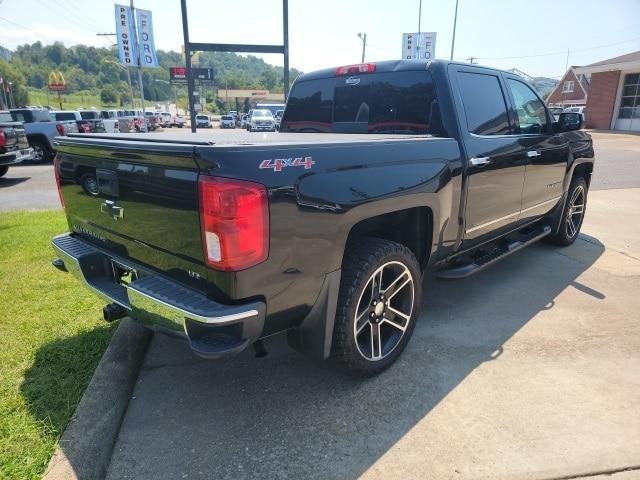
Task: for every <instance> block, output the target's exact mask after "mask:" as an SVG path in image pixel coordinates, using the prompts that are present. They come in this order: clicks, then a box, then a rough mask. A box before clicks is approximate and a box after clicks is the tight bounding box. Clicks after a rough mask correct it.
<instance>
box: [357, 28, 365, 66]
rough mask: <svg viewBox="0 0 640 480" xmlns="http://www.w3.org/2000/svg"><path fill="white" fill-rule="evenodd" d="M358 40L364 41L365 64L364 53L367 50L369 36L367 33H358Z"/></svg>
mask: <svg viewBox="0 0 640 480" xmlns="http://www.w3.org/2000/svg"><path fill="white" fill-rule="evenodd" d="M358 38H359V39H360V40H362V62H360V63H364V53H365V50H366V48H367V34H366V33H358Z"/></svg>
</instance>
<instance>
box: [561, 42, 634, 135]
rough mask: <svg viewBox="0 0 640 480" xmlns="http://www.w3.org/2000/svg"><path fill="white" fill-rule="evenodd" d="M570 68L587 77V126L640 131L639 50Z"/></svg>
mask: <svg viewBox="0 0 640 480" xmlns="http://www.w3.org/2000/svg"><path fill="white" fill-rule="evenodd" d="M573 70H574V72H575V74H576V75H584V76H585V77H586V78H588V80H589V95H588V97H587V108H586V119H585V122H586V126H587V128H598V129H604V130H634V131H640V51H638V52H633V53H628V54H626V55H622V56H620V57H615V58H610V59H608V60H603V61H601V62H596V63H592V64H591V65H586V66H584V67H575V68H574V69H573Z"/></svg>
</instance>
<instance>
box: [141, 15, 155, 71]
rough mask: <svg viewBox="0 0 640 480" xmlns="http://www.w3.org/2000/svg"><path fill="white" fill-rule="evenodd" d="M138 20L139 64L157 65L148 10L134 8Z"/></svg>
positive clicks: (151, 21)
mask: <svg viewBox="0 0 640 480" xmlns="http://www.w3.org/2000/svg"><path fill="white" fill-rule="evenodd" d="M136 18H137V20H138V39H139V42H138V44H139V46H140V65H141V66H143V67H159V66H160V65H159V64H158V56H157V55H156V46H155V42H154V41H153V20H152V17H151V12H150V11H149V10H140V9H136Z"/></svg>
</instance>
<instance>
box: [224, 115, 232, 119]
mask: <svg viewBox="0 0 640 480" xmlns="http://www.w3.org/2000/svg"><path fill="white" fill-rule="evenodd" d="M222 120H233V117H230V116H229V115H223V116H222Z"/></svg>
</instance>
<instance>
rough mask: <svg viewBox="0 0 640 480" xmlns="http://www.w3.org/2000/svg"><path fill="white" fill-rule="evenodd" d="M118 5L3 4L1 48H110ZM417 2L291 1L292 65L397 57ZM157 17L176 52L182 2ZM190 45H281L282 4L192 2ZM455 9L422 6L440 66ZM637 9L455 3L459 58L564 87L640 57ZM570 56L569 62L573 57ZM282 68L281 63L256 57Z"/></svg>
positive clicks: (142, 0)
mask: <svg viewBox="0 0 640 480" xmlns="http://www.w3.org/2000/svg"><path fill="white" fill-rule="evenodd" d="M114 3H125V4H126V3H128V2H127V1H122V0H121V1H120V2H117V1H114V0H55V1H54V0H0V45H2V46H4V47H7V48H10V49H13V48H15V47H16V46H17V45H20V44H23V43H32V42H35V41H38V40H39V41H41V42H42V43H43V44H49V43H53V42H54V41H56V40H58V41H61V42H63V43H64V44H65V45H67V46H71V45H75V44H78V43H83V44H89V45H95V46H108V45H109V44H110V42H109V39H108V38H104V37H98V36H96V33H99V32H114V31H115V30H114V28H115V20H114V7H113V5H114ZM419 3H420V0H322V1H316V0H289V44H290V65H291V66H292V67H295V68H298V69H300V70H302V71H305V72H309V71H312V70H317V69H320V68H326V67H332V66H338V65H346V64H352V63H359V62H360V58H361V53H362V50H361V49H362V42H361V40H360V39H359V38H358V36H357V34H358V32H366V33H367V44H368V45H367V48H366V61H377V60H390V59H398V58H400V57H401V52H402V50H401V49H402V33H403V32H416V31H418V16H419V15H418V6H419ZM135 5H136V7H139V8H142V9H147V10H151V11H152V12H153V24H154V31H155V41H156V47H157V48H159V49H163V50H175V51H179V49H180V48H181V45H182V43H183V36H182V23H181V12H180V0H135ZM187 6H188V11H189V31H190V36H191V41H192V42H196V41H197V42H212V43H213V42H215V43H251V44H254V43H256V44H279V43H281V42H282V18H281V14H282V2H281V0H242V1H229V0H224V1H223V0H187ZM454 11H455V0H423V1H422V16H421V30H422V31H426V32H436V33H437V37H436V58H449V54H450V49H451V39H452V32H453V18H454ZM639 25H640V0H533V1H532V0H482V1H481V0H459V7H458V23H457V30H456V42H455V51H454V59H456V60H460V61H465V60H466V59H468V58H469V57H471V56H473V57H476V58H477V60H476V61H477V62H478V63H480V64H484V65H489V66H494V67H498V68H505V69H506V68H512V67H515V68H518V69H520V70H522V71H524V72H525V73H527V74H529V75H532V76H549V77H554V78H559V77H560V76H561V75H562V74H563V72H564V71H565V65H566V64H567V60H568V63H569V65H587V64H589V63H593V62H597V61H600V60H604V59H607V58H611V57H615V56H618V55H623V54H625V53H629V52H633V51H638V50H640V28H639ZM567 50H568V51H569V55H568V58H567ZM259 56H262V57H263V58H264V59H265V61H267V62H269V63H272V64H275V65H282V56H281V55H275V54H274V55H259Z"/></svg>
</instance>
